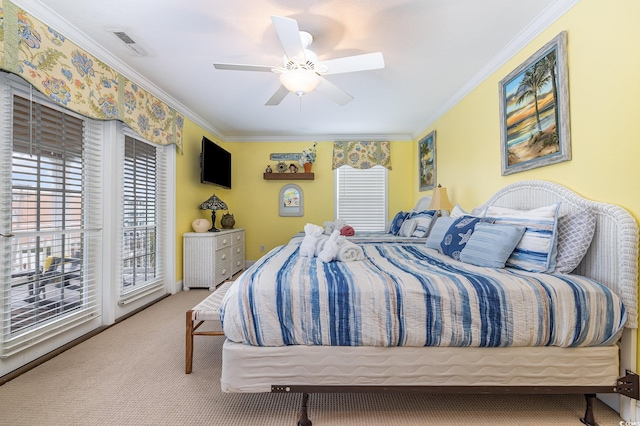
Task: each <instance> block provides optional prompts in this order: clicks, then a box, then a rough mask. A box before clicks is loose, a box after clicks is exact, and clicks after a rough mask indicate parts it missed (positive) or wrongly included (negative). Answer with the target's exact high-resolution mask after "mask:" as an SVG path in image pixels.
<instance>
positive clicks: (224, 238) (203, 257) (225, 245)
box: [182, 228, 245, 291]
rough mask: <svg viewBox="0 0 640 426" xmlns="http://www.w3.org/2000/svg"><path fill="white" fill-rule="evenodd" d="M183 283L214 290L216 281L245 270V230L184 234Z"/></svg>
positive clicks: (218, 282) (184, 285)
mask: <svg viewBox="0 0 640 426" xmlns="http://www.w3.org/2000/svg"><path fill="white" fill-rule="evenodd" d="M183 252H184V260H183V268H184V273H183V278H182V286H183V288H184V290H185V291H187V290H189V289H190V288H192V287H207V288H209V290H214V289H215V288H216V286H217V285H218V284H220V283H221V282H223V281H224V280H227V279H229V278H231V277H232V276H233V274H235V273H236V272H239V271H241V270H243V269H244V261H245V258H244V229H242V228H238V229H221V230H220V232H187V233H186V234H184V250H183Z"/></svg>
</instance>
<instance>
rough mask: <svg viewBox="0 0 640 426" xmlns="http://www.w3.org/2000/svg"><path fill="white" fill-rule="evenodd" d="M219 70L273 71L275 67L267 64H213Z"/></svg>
mask: <svg viewBox="0 0 640 426" xmlns="http://www.w3.org/2000/svg"><path fill="white" fill-rule="evenodd" d="M213 66H214V67H215V69H217V70H232V71H263V72H273V69H274V67H268V66H266V65H240V64H213Z"/></svg>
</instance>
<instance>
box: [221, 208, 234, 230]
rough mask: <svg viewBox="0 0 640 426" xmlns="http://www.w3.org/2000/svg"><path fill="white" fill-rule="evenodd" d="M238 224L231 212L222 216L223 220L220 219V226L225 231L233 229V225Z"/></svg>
mask: <svg viewBox="0 0 640 426" xmlns="http://www.w3.org/2000/svg"><path fill="white" fill-rule="evenodd" d="M235 224H236V220H235V219H234V217H233V215H232V214H231V213H229V212H227V213H225V214H223V215H222V219H220V225H222V228H223V229H233V225H235Z"/></svg>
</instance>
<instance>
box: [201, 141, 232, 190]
mask: <svg viewBox="0 0 640 426" xmlns="http://www.w3.org/2000/svg"><path fill="white" fill-rule="evenodd" d="M200 182H202V183H210V184H212V185H216V186H219V187H221V188H227V189H231V153H230V152H229V151H226V150H225V149H224V148H222V147H221V146H220V145H218V144H216V143H214V142H212V141H210V140H209V139H207V138H206V137H205V136H203V137H202V153H201V154H200Z"/></svg>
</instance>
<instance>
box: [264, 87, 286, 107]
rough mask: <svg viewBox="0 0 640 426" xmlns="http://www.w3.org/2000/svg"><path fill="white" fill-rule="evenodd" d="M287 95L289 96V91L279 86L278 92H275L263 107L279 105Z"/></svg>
mask: <svg viewBox="0 0 640 426" xmlns="http://www.w3.org/2000/svg"><path fill="white" fill-rule="evenodd" d="M288 94H289V89H287V88H286V87H284V86H280V88H279V89H278V90H276V93H274V94H273V96H271V97H270V98H269V100H268V101H267V103H266V104H265V105H268V106H275V105H279V104H280V102H282V100H283V99H284V98H285V96H287V95H288Z"/></svg>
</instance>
